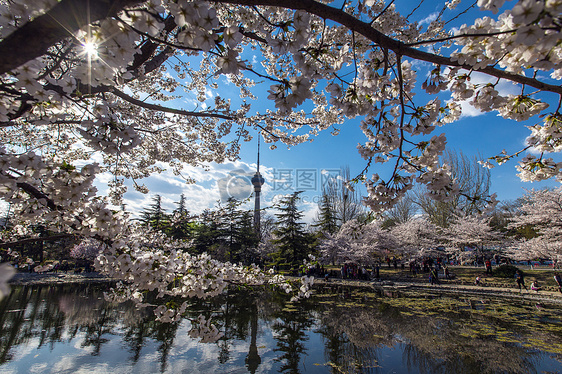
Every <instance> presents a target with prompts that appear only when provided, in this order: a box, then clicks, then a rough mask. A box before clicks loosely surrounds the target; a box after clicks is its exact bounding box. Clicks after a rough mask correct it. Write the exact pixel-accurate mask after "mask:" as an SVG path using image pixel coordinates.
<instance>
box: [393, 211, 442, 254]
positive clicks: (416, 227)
mask: <svg viewBox="0 0 562 374" xmlns="http://www.w3.org/2000/svg"><path fill="white" fill-rule="evenodd" d="M391 233H392V235H393V236H394V237H395V238H396V242H397V243H398V244H397V248H398V251H399V252H401V253H402V254H403V255H405V256H408V257H423V256H425V255H428V254H430V253H431V251H433V250H434V249H435V248H436V247H438V246H439V245H440V243H441V238H442V235H441V233H440V232H439V229H438V227H437V225H435V224H433V223H431V222H429V221H428V220H427V219H426V218H425V217H414V218H410V219H409V220H408V221H406V222H403V223H399V224H397V225H395V226H393V227H392V228H391Z"/></svg>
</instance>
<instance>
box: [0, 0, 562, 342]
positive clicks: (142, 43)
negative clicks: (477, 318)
mask: <svg viewBox="0 0 562 374" xmlns="http://www.w3.org/2000/svg"><path fill="white" fill-rule="evenodd" d="M75 3H76V4H74V5H76V7H84V6H86V5H85V4H90V3H95V5H96V7H99V8H103V7H105V11H104V12H101V13H103V14H104V15H103V16H101V15H99V14H100V12H94V13H92V14H94V18H93V19H90V18H88V19H87V20H81V19H82V18H84V19H86V18H87V17H78V16H81V14H73V13H72V11H74V9H70V8H73V7H70V6H69V5H68V4H69V3H67V2H57V1H55V0H41V1H23V0H14V1H9V2H2V4H0V39H1V41H0V81H1V84H0V93H1V94H0V141H1V144H2V147H1V148H0V198H2V199H3V200H4V201H7V202H9V203H11V204H13V205H14V207H15V210H16V211H17V216H16V219H17V221H18V223H19V224H18V225H16V227H15V232H17V233H18V234H20V235H37V234H34V233H33V232H31V231H30V230H27V228H28V227H30V225H33V224H41V225H43V226H45V227H46V228H47V229H49V230H53V231H57V232H63V233H68V234H72V235H77V236H80V237H83V238H94V239H96V240H99V241H101V242H103V243H104V244H105V246H104V252H103V254H102V255H101V256H100V257H99V258H98V260H97V267H98V269H100V270H102V271H104V272H107V273H108V274H110V275H112V276H115V277H117V278H119V279H122V280H123V282H124V283H123V286H122V287H118V288H116V291H115V295H119V294H120V295H121V296H123V297H127V298H131V299H133V300H135V301H137V302H138V303H141V304H142V303H143V302H144V301H143V300H144V297H143V292H144V291H155V292H157V293H158V294H159V295H160V296H161V297H162V298H163V297H173V296H176V295H182V296H191V297H209V296H213V295H217V294H219V293H220V292H222V290H223V289H224V287H226V286H227V285H228V284H231V283H237V284H255V283H261V284H264V283H268V282H273V283H276V284H277V283H281V284H284V285H285V286H283V287H285V289H286V290H288V291H291V290H292V289H290V287H289V286H288V285H286V283H284V282H283V280H282V279H281V278H279V277H278V276H275V277H273V278H269V277H267V276H266V274H264V273H263V272H261V271H259V269H257V268H255V267H249V268H243V267H240V266H237V265H234V264H221V263H218V262H216V261H214V260H213V259H211V258H209V257H208V256H206V255H201V256H190V255H188V254H186V253H185V252H184V251H182V250H180V249H178V248H181V246H179V247H178V245H179V244H177V243H172V242H169V241H166V240H164V239H163V238H158V237H151V238H150V240H149V239H148V238H146V237H143V236H146V233H139V232H137V231H136V229H135V228H134V227H132V226H131V225H130V223H129V222H128V221H127V217H126V215H125V214H123V213H122V212H117V211H114V210H112V209H111V208H110V205H108V200H107V199H105V198H103V197H99V196H96V193H97V192H96V189H95V188H94V187H93V184H92V183H93V180H94V179H95V178H96V175H98V174H99V173H101V172H110V173H112V174H113V175H114V180H112V182H111V183H110V197H111V198H112V200H111V202H112V203H113V204H114V205H116V206H118V205H119V204H120V202H121V201H122V197H123V194H124V193H125V191H126V189H125V187H124V183H123V180H124V179H125V178H130V179H133V180H134V181H135V185H136V186H137V189H138V190H139V191H141V192H146V188H145V187H144V186H143V185H142V184H141V183H136V181H137V180H139V179H141V178H144V177H147V176H149V175H151V174H153V173H158V172H160V171H162V170H163V167H170V168H172V169H173V170H174V171H175V172H176V173H178V174H181V171H182V170H181V169H182V167H183V165H186V164H187V165H194V166H200V165H203V164H205V163H208V162H213V161H214V162H218V163H221V162H224V161H225V160H235V159H236V158H238V157H239V152H240V144H239V143H240V142H242V141H249V140H251V135H250V134H251V132H252V131H256V132H260V135H261V136H263V137H264V139H265V141H266V142H268V143H271V147H275V146H276V144H275V143H277V142H283V143H285V144H286V145H288V146H295V145H297V144H300V143H303V142H306V141H310V140H311V139H312V138H313V137H314V136H315V135H316V134H318V133H319V132H320V131H324V130H327V129H332V132H333V133H334V134H336V133H338V130H337V129H335V130H334V128H335V127H337V126H338V125H340V124H342V123H343V122H344V121H345V120H347V119H352V118H358V121H359V122H360V128H361V130H362V132H363V134H364V135H365V140H364V141H363V142H362V143H360V144H359V146H358V147H357V149H358V151H359V153H360V154H361V156H362V157H363V158H364V159H365V160H366V162H367V164H368V166H369V167H371V166H372V164H373V162H374V164H377V163H389V162H394V163H395V167H394V168H393V170H394V172H393V173H392V175H391V176H389V177H388V178H383V177H381V175H380V174H378V173H372V176H371V177H367V175H369V174H370V173H371V171H370V169H369V167H367V168H366V170H365V171H364V172H363V173H362V174H361V176H360V177H358V178H357V179H358V180H359V179H361V180H362V181H364V182H365V183H366V186H367V192H368V196H367V197H366V198H365V201H364V202H365V204H367V205H368V206H370V207H371V208H373V209H374V210H377V211H382V210H384V209H386V208H388V207H390V206H392V204H395V203H396V202H397V201H399V200H400V199H401V198H402V197H403V196H405V194H406V193H407V191H409V190H410V189H411V188H412V186H413V184H414V183H415V182H418V183H423V184H425V185H426V186H427V187H428V190H429V191H430V194H431V196H432V197H434V198H435V199H437V200H448V199H451V198H452V197H453V196H454V195H455V194H458V193H459V188H458V186H456V184H455V181H454V180H453V178H452V177H451V175H450V172H449V168H448V166H447V165H442V164H441V162H440V156H441V155H442V153H443V151H444V149H445V144H446V138H445V135H443V134H441V135H434V133H435V131H436V129H437V128H438V127H440V126H443V125H445V124H448V123H451V122H454V121H456V120H457V119H458V118H460V116H461V115H462V104H463V103H465V102H467V101H468V102H469V103H471V105H472V106H474V107H475V108H477V109H478V110H481V111H483V112H488V111H496V112H497V113H498V114H499V115H501V116H503V117H504V118H507V119H511V120H515V121H525V120H530V119H532V118H541V119H542V120H541V121H542V122H541V123H539V124H536V125H535V126H531V132H532V133H531V136H530V137H529V138H528V139H527V142H528V145H529V147H533V148H534V149H536V150H538V151H539V152H543V153H547V152H557V151H559V149H560V144H559V138H560V129H559V128H560V121H559V117H560V113H559V108H557V109H554V110H553V111H552V112H550V113H547V109H548V105H547V103H546V100H545V99H544V97H545V96H549V95H550V96H554V97H558V98H559V97H560V95H561V93H562V91H561V90H560V85H558V84H550V82H551V80H559V79H560V78H561V77H562V44H561V43H560V40H561V36H560V35H562V34H561V26H560V25H561V24H562V20H561V16H560V14H561V13H562V11H561V3H560V1H559V0H519V1H516V2H514V3H513V4H511V5H510V6H507V5H506V4H504V1H503V0H479V1H478V5H479V6H480V7H481V9H483V10H491V11H492V12H494V13H498V12H499V11H500V10H502V11H503V13H502V14H499V15H498V16H496V17H495V18H491V17H482V18H479V19H476V20H474V21H473V22H471V24H467V25H464V26H462V27H459V28H457V29H453V28H451V29H447V28H446V27H447V25H448V23H449V21H453V20H455V19H457V18H458V16H459V14H458V13H454V12H455V9H458V8H459V6H460V1H459V0H453V1H449V2H447V3H446V4H445V5H444V7H443V10H442V11H441V12H440V13H439V15H438V16H437V18H436V19H435V20H433V21H432V22H430V23H429V24H427V23H422V22H417V21H420V20H414V19H413V18H415V15H414V16H411V17H410V16H403V15H402V14H400V13H399V12H398V11H397V7H396V5H395V4H393V3H392V2H387V3H385V2H384V1H381V0H356V1H352V2H346V3H345V4H344V6H343V8H341V9H340V8H336V7H333V6H331V5H329V4H326V3H325V2H320V1H318V2H316V1H305V2H302V3H299V5H298V8H299V9H292V8H291V7H292V6H294V7H297V6H296V5H294V4H293V3H290V4H289V3H284V2H281V1H280V2H279V3H278V4H276V5H275V4H272V5H270V6H262V5H260V2H258V1H256V2H253V1H251V0H250V1H244V2H240V4H237V3H236V1H229V2H224V3H223V2H221V1H213V2H207V1H200V0H193V1H192V0H150V1H141V0H138V1H136V0H129V1H123V2H118V3H116V4H110V2H105V1H97V0H92V1H90V2H75ZM295 4H296V3H295ZM65 7H66V8H65ZM77 9H78V8H77ZM82 9H83V10H84V11H83V12H82V13H83V14H90V12H89V9H86V8H82ZM96 9H98V8H96ZM98 10H99V9H98ZM447 17H449V19H447ZM53 19H54V21H53ZM47 20H49V21H47ZM70 20H72V21H70ZM46 22H47V23H46ZM45 27H49V30H50V31H49V32H42V31H44V30H45ZM30 30H31V31H30ZM33 31H35V32H33ZM22 38H27V39H26V40H24V42H21V40H22ZM452 50H454V51H453V52H452V53H450V51H452ZM250 53H251V54H252V56H254V55H255V56H256V58H257V60H261V61H260V62H261V63H260V64H256V63H255V61H253V59H251V60H252V61H249V60H250V59H248V60H244V58H246V56H250ZM416 60H419V61H422V62H423V63H422V64H416V63H415V62H416ZM427 64H429V65H430V68H429V69H430V72H429V73H428V74H426V75H427V76H426V77H424V75H423V74H424V71H423V69H425V67H421V68H420V66H427ZM548 73H549V75H550V78H548V77H545V76H546V74H548ZM477 74H478V77H481V76H485V77H486V81H485V82H483V83H480V79H479V80H478V82H477V80H476V79H474V77H475V76H476V75H477ZM419 77H422V78H421V79H420V78H419ZM418 80H420V81H423V82H422V83H421V84H418ZM225 82H228V83H229V89H228V90H223V89H222V88H223V87H224V85H225ZM263 82H267V83H266V84H267V85H268V86H269V91H268V96H267V100H261V99H262V98H259V97H257V95H258V93H259V92H263V91H260V88H261V87H260V86H261V85H262V84H264V83H263ZM505 82H511V83H514V84H516V85H518V88H519V89H520V91H519V94H517V95H513V94H505V93H504V92H502V89H501V84H503V83H505ZM418 87H419V88H421V90H425V93H427V94H429V95H431V97H430V98H428V99H427V100H426V99H424V97H425V95H418V96H416V94H417V93H419V89H418ZM230 88H232V90H231V89H230ZM236 91H237V93H238V95H239V97H240V102H242V104H240V106H239V108H231V101H230V100H229V99H230V98H229V97H228V95H231V94H232V93H233V92H236ZM543 93H544V94H543ZM184 94H187V95H188V96H191V97H192V98H194V100H195V101H196V103H195V104H193V105H192V106H182V107H179V106H177V105H176V106H174V104H173V103H177V102H183V101H182V100H176V99H178V98H181V97H182V96H184ZM436 95H439V97H435V96H436ZM211 96H212V97H211ZM420 96H421V97H420ZM211 99H212V100H211ZM256 99H258V100H260V105H254V102H255V101H256ZM414 99H415V100H414ZM184 101H185V100H184ZM267 101H268V102H270V104H265V105H264V106H265V107H266V108H265V109H261V105H262V104H264V103H265V102H267ZM181 105H183V103H182V104H181ZM256 107H257V108H256ZM233 135H235V136H233ZM233 138H234V139H235V140H233ZM518 155H519V153H517V154H514V155H513V156H508V155H507V154H505V155H503V154H502V155H500V156H497V157H496V158H492V159H491V160H489V162H488V164H489V165H491V161H497V162H498V163H501V162H505V161H506V160H507V159H509V158H511V157H517V156H518ZM92 159H95V160H99V164H94V163H92V162H91V160H92ZM560 166H561V165H560V164H557V163H555V162H554V161H553V160H552V159H551V158H549V157H545V156H544V155H543V154H541V155H540V156H538V157H537V156H533V155H530V156H527V157H524V158H523V159H522V160H521V164H520V166H519V170H520V172H521V174H520V175H521V177H522V178H523V179H526V180H541V179H544V178H550V177H560V169H561V167H560ZM187 179H188V180H189V181H191V179H190V178H189V177H188V178H187ZM373 233H379V230H378V229H377V228H376V227H373ZM303 282H304V288H303V289H302V290H301V291H302V292H301V293H302V294H307V292H308V291H307V287H308V285H309V281H308V280H307V279H304V280H303ZM125 289H127V290H128V291H125ZM115 297H117V296H115ZM180 310H181V309H180ZM158 314H159V316H160V318H161V319H162V320H174V319H175V318H177V311H168V309H162V308H160V309H158ZM207 322H208V321H204V322H202V323H200V325H201V326H206V325H207ZM202 334H203V335H205V336H215V335H216V334H214V332H213V331H211V330H205V332H203V333H202Z"/></svg>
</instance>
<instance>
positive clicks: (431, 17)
mask: <svg viewBox="0 0 562 374" xmlns="http://www.w3.org/2000/svg"><path fill="white" fill-rule="evenodd" d="M438 15H439V13H438V12H435V13H431V14H430V15H429V16H427V17H425V18H424V19H422V20H421V21H420V22H419V24H420V25H424V24H430V23H431V22H433V21H435V20H436V19H437V16H438Z"/></svg>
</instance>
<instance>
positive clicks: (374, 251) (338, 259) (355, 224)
mask: <svg viewBox="0 0 562 374" xmlns="http://www.w3.org/2000/svg"><path fill="white" fill-rule="evenodd" d="M395 247H396V241H395V239H394V237H393V236H392V234H391V233H390V232H389V231H388V230H385V229H383V227H382V221H378V220H375V221H372V222H368V223H365V222H362V221H359V220H356V219H353V220H350V221H347V222H346V223H344V224H343V226H342V227H341V228H340V230H339V231H338V233H337V234H335V235H326V237H325V238H323V239H321V240H320V244H319V246H318V249H319V252H320V256H321V261H322V262H324V263H338V264H343V263H345V262H355V263H359V264H363V265H370V264H372V263H374V261H375V260H376V259H377V258H379V257H382V256H383V253H386V252H389V251H391V250H394V249H395Z"/></svg>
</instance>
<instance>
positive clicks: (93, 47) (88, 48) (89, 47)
mask: <svg viewBox="0 0 562 374" xmlns="http://www.w3.org/2000/svg"><path fill="white" fill-rule="evenodd" d="M82 49H83V51H84V53H85V54H86V55H87V56H88V58H89V59H92V60H96V59H97V58H98V45H97V44H96V43H93V42H84V43H82Z"/></svg>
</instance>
